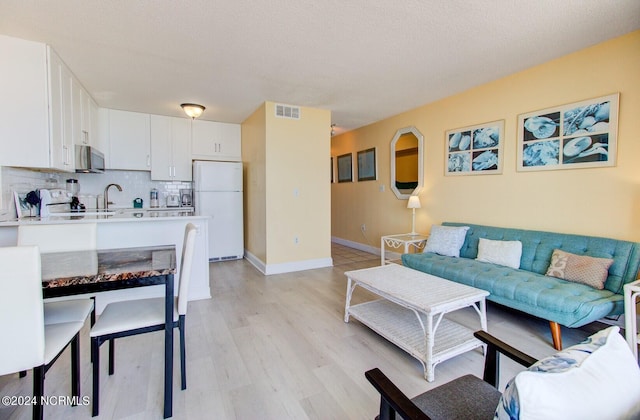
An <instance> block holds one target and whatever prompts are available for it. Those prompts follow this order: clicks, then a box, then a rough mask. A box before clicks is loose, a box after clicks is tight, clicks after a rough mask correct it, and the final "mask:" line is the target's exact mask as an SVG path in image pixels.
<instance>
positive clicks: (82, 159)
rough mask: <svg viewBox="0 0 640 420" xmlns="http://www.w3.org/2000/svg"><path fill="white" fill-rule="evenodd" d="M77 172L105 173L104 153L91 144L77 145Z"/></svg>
mask: <svg viewBox="0 0 640 420" xmlns="http://www.w3.org/2000/svg"><path fill="white" fill-rule="evenodd" d="M76 172H85V173H98V174H100V173H103V172H104V154H103V153H102V152H100V151H99V150H97V149H94V148H93V147H91V146H81V145H76Z"/></svg>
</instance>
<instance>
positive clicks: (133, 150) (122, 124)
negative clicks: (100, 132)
mask: <svg viewBox="0 0 640 420" xmlns="http://www.w3.org/2000/svg"><path fill="white" fill-rule="evenodd" d="M150 149H151V143H150V128H149V114H141V113H138V112H128V111H118V110H114V109H110V110H109V156H110V163H111V169H129V170H138V171H149V170H151V150H150Z"/></svg>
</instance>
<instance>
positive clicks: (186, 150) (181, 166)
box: [171, 118, 193, 181]
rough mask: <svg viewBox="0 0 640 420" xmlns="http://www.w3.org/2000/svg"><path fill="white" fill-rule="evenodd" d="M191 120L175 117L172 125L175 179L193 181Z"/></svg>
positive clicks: (172, 153)
mask: <svg viewBox="0 0 640 420" xmlns="http://www.w3.org/2000/svg"><path fill="white" fill-rule="evenodd" d="M191 122H192V121H191V120H189V119H187V118H173V124H172V126H171V134H172V143H171V155H172V158H173V175H174V177H173V179H174V180H175V181H191V180H192V179H193V175H192V169H191Z"/></svg>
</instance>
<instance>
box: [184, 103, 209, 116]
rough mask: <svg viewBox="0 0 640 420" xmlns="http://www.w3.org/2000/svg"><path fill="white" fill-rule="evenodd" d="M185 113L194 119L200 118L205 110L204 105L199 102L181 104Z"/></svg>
mask: <svg viewBox="0 0 640 420" xmlns="http://www.w3.org/2000/svg"><path fill="white" fill-rule="evenodd" d="M180 106H181V107H182V109H183V110H184V113H185V114H187V115H188V116H190V117H191V118H192V119H194V120H195V119H196V118H198V117H199V116H200V115H202V113H203V112H204V109H205V108H204V107H203V106H202V105H198V104H180Z"/></svg>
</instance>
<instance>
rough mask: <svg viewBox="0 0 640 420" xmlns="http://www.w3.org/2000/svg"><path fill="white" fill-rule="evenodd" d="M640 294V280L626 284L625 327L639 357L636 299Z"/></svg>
mask: <svg viewBox="0 0 640 420" xmlns="http://www.w3.org/2000/svg"><path fill="white" fill-rule="evenodd" d="M638 296H640V280H636V281H634V282H631V283H627V284H625V285H624V329H625V335H626V337H627V343H629V347H631V352H632V353H633V356H634V357H635V358H636V360H637V359H638V339H640V334H638V322H637V318H636V299H637V298H638Z"/></svg>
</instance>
